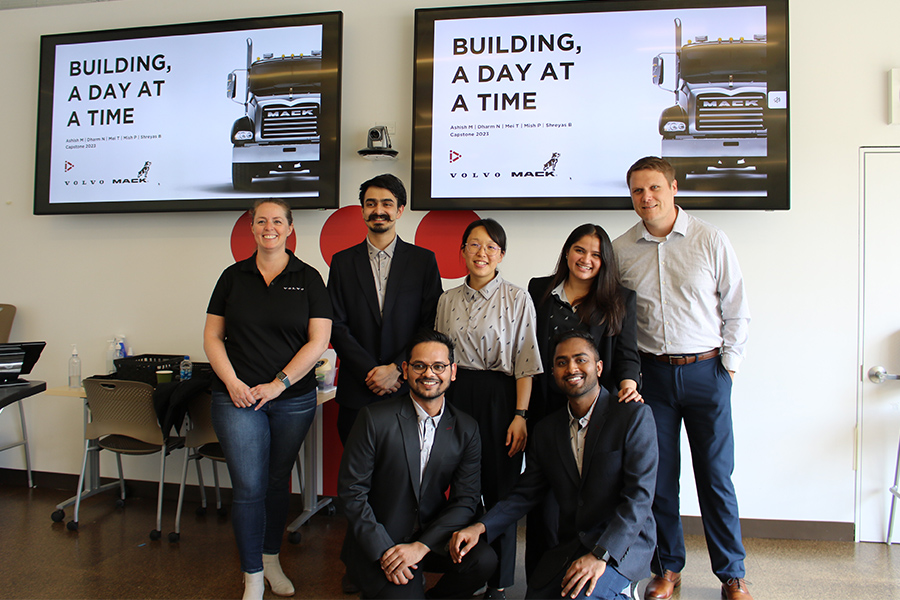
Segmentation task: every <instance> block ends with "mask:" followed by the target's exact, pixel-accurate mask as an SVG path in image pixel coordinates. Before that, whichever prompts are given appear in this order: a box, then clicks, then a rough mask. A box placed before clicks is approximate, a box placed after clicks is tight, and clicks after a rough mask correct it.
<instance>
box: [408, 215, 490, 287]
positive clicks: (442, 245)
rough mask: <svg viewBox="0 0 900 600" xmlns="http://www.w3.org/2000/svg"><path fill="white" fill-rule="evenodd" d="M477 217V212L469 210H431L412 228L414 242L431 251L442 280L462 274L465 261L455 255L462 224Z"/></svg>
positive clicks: (459, 240)
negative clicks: (413, 230) (414, 232)
mask: <svg viewBox="0 0 900 600" xmlns="http://www.w3.org/2000/svg"><path fill="white" fill-rule="evenodd" d="M478 219H479V216H478V214H477V213H476V212H475V211H471V210H433V211H431V212H429V213H428V214H426V215H425V216H424V217H422V221H421V222H420V223H419V227H418V229H416V245H417V246H421V247H423V248H428V249H429V250H431V251H432V252H434V255H435V256H436V257H437V263H438V269H440V271H441V277H443V278H444V279H458V278H459V277H465V276H466V273H467V272H466V263H465V261H464V260H463V258H462V256H460V254H459V246H460V243H461V242H462V234H463V232H464V231H465V230H466V227H467V226H468V225H469V223H471V222H472V221H476V220H478Z"/></svg>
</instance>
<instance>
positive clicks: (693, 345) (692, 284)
mask: <svg viewBox="0 0 900 600" xmlns="http://www.w3.org/2000/svg"><path fill="white" fill-rule="evenodd" d="M613 248H614V250H615V252H616V262H617V263H618V265H619V273H620V275H621V278H622V285H624V286H625V287H628V288H631V289H633V290H634V291H635V292H637V325H638V336H637V337H638V348H639V349H640V350H641V351H643V352H649V353H650V354H699V353H701V352H706V351H708V350H712V349H714V348H719V349H721V350H722V365H723V366H724V367H725V368H726V369H728V370H729V371H737V370H738V368H739V367H740V364H741V361H742V360H743V357H744V350H745V348H746V345H747V337H748V329H749V323H750V309H749V308H748V306H747V297H746V294H745V292H744V280H743V277H742V275H741V267H740V265H739V264H738V261H737V257H736V256H735V252H734V248H732V246H731V243H730V242H729V241H728V238H727V237H726V236H725V234H724V233H723V232H722V231H721V230H720V229H718V228H717V227H715V226H713V225H711V224H709V223H707V222H705V221H701V220H700V219H697V218H696V217H693V216H691V215H689V214H688V213H686V212H685V211H684V210H683V209H682V208H680V207H679V208H678V216H677V217H676V219H675V226H674V228H673V229H672V231H671V232H670V233H669V235H667V236H665V237H655V236H653V235H650V233H649V232H648V231H647V228H646V227H645V226H644V223H643V221H638V223H637V224H636V225H635V226H634V227H632V228H631V229H629V230H628V231H626V232H625V233H623V234H622V235H621V236H619V237H618V238H616V241H614V242H613Z"/></svg>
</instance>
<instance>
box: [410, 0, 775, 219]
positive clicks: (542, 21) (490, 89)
mask: <svg viewBox="0 0 900 600" xmlns="http://www.w3.org/2000/svg"><path fill="white" fill-rule="evenodd" d="M766 19H767V15H766V7H765V6H746V7H715V8H695V9H672V10H640V11H621V12H617V11H610V12H587V13H582V14H549V15H535V16H503V17H490V18H465V19H455V18H448V19H437V20H435V22H434V45H433V54H434V61H433V80H432V82H431V85H432V98H431V108H432V113H431V125H432V129H431V155H430V162H431V172H430V176H431V181H430V185H431V198H433V199H440V198H539V197H544V198H561V197H565V198H580V197H591V198H598V197H607V196H608V197H620V198H621V197H622V196H624V195H627V188H626V184H625V181H624V177H625V172H626V170H627V169H628V167H629V166H630V165H631V164H632V163H633V162H634V161H635V160H636V159H638V158H640V157H642V156H647V155H656V156H664V157H665V158H668V159H669V160H670V161H671V162H672V163H673V165H675V166H676V167H677V171H678V176H679V180H680V184H682V187H683V189H685V190H687V189H688V188H689V187H692V185H691V184H693V185H694V186H697V187H699V188H702V187H703V184H704V180H705V179H709V178H712V179H714V187H715V189H716V191H717V195H719V196H723V195H724V196H727V195H729V194H739V195H741V196H744V197H746V196H751V197H754V196H755V197H764V196H765V195H766V193H767V186H766V175H765V171H764V165H765V164H766V162H767V160H768V159H769V158H770V157H769V153H768V147H767V136H768V132H767V125H766V122H765V119H767V118H768V116H767V115H771V114H773V113H774V112H775V111H777V110H778V109H780V108H786V93H787V92H786V88H782V89H775V90H773V89H767V73H766V68H767V64H768V62H767V59H766V26H767V20H766ZM678 40H680V44H681V47H678V48H676V45H677V44H678V43H679V42H678ZM776 64H777V63H776ZM781 77H784V74H781ZM785 81H786V80H785ZM666 111H669V112H668V113H667V114H669V116H670V117H672V119H671V120H672V121H673V123H671V124H669V125H667V127H671V128H672V129H671V133H667V134H666V138H665V139H664V137H663V135H662V133H661V131H660V127H661V116H662V115H663V113H664V112H666ZM673 111H674V112H673ZM704 111H706V112H704ZM784 112H786V111H782V113H784ZM419 113H420V114H421V107H420V109H419ZM673 115H674V116H673ZM779 144H785V147H786V141H785V140H784V138H782V139H781V140H779ZM782 169H783V167H782ZM687 193H688V195H689V194H690V192H687ZM701 193H706V192H701ZM510 208H514V206H510Z"/></svg>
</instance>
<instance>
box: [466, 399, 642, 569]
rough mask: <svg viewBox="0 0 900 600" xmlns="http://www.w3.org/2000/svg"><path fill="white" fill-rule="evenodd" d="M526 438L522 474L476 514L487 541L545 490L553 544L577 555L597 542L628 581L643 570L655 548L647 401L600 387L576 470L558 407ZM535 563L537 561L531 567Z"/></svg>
mask: <svg viewBox="0 0 900 600" xmlns="http://www.w3.org/2000/svg"><path fill="white" fill-rule="evenodd" d="M529 441H530V442H532V443H533V445H532V446H531V449H530V451H529V454H528V461H527V468H526V469H525V473H523V474H522V476H521V477H520V478H519V481H518V483H517V484H516V486H515V487H514V488H513V490H512V492H510V494H509V496H507V497H506V498H505V499H504V500H502V501H500V502H499V503H498V504H496V505H495V506H494V508H492V509H491V510H490V511H489V512H488V513H487V515H485V517H484V518H483V519H482V522H483V523H484V525H485V527H486V528H487V534H488V540H492V539H493V538H494V536H496V535H497V534H498V533H500V532H501V531H503V528H504V527H506V526H507V525H508V524H510V523H513V522H515V521H516V520H518V519H519V518H520V517H521V516H522V515H524V514H525V513H526V512H528V511H529V510H531V509H532V508H534V507H535V506H537V505H538V504H539V503H540V501H541V499H542V498H543V497H544V495H545V494H546V492H547V491H548V490H552V491H553V493H554V495H555V496H556V499H557V501H558V503H559V540H560V546H567V545H574V546H573V548H574V549H575V551H576V552H575V555H577V556H582V555H584V554H586V553H588V552H590V551H591V550H593V549H594V548H595V547H597V546H600V547H602V548H605V549H606V550H607V551H609V553H610V555H611V557H612V559H613V561H614V562H613V565H614V566H615V567H616V569H618V571H619V572H620V573H622V574H623V575H625V576H626V577H628V578H629V579H630V580H632V581H637V580H639V579H642V578H644V577H647V576H649V575H650V560H651V558H652V556H653V550H654V548H656V524H655V521H654V519H653V511H652V508H653V494H654V491H655V489H656V466H657V461H658V458H659V454H658V452H657V446H656V425H655V423H654V421H653V413H652V411H651V410H650V407H649V406H647V405H646V404H643V403H639V402H629V403H620V402H617V401H616V399H615V398H613V397H612V395H611V394H610V393H609V392H608V391H606V390H605V389H603V388H602V387H601V392H600V396H599V397H598V398H597V404H596V405H595V406H594V412H593V414H592V415H591V421H590V424H589V425H588V431H587V434H586V437H585V443H584V458H583V462H582V473H581V475H579V474H578V467H577V465H576V463H575V456H574V454H573V453H572V445H571V442H570V439H569V415H568V412H567V411H566V409H565V408H563V409H561V410H559V411H556V412H555V413H553V414H552V415H550V416H548V417H547V418H546V419H544V420H543V421H542V422H540V423H538V425H537V427H536V428H535V433H534V436H533V438H532V439H531V440H529ZM547 554H550V553H547ZM545 556H546V555H545ZM570 556H574V555H573V554H571V553H570ZM563 567H564V565H562V564H561V565H559V568H560V569H562V568H563ZM542 568H543V565H541V564H539V565H538V567H537V569H536V572H537V571H540V570H541V569H542Z"/></svg>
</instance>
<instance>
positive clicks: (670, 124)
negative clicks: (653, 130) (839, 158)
mask: <svg viewBox="0 0 900 600" xmlns="http://www.w3.org/2000/svg"><path fill="white" fill-rule="evenodd" d="M653 82H654V83H655V84H656V85H658V86H659V87H660V88H662V89H664V90H666V91H669V92H673V93H674V94H675V104H674V105H672V106H671V107H669V108H667V109H665V110H664V111H663V112H662V115H661V116H660V118H659V133H660V135H661V136H662V150H661V154H660V155H661V156H662V157H663V158H665V159H666V160H668V161H669V162H670V163H671V164H672V166H673V167H675V172H676V176H677V177H678V182H679V184H680V185H682V186H684V187H687V185H688V178H687V175H688V174H690V173H695V174H705V173H708V172H709V169H710V168H713V169H731V170H736V169H739V170H741V171H739V172H746V173H751V174H752V173H760V174H761V173H764V170H765V169H764V167H765V161H766V156H767V143H766V142H767V132H766V111H767V90H766V86H767V82H766V36H765V35H764V34H762V35H754V36H753V39H752V40H749V39H744V38H738V39H734V38H729V39H716V40H711V39H709V37H708V36H696V38H695V39H693V40H688V42H687V43H686V44H684V45H682V43H681V20H680V19H675V52H674V55H673V53H664V54H659V55H657V56H656V57H655V58H654V59H653Z"/></svg>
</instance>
